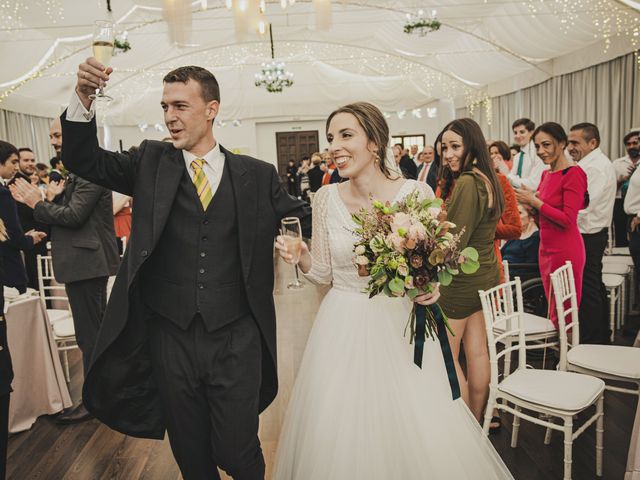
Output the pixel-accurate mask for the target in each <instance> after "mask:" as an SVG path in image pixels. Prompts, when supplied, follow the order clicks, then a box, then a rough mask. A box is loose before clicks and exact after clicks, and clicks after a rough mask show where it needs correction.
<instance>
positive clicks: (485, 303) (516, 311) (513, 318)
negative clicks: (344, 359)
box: [479, 277, 526, 387]
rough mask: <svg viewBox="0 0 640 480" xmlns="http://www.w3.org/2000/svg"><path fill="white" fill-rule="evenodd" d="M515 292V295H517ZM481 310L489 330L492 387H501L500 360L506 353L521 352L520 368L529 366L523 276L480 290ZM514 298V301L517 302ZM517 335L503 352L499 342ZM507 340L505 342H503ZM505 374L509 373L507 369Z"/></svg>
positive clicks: (488, 341)
mask: <svg viewBox="0 0 640 480" xmlns="http://www.w3.org/2000/svg"><path fill="white" fill-rule="evenodd" d="M514 293H515V296H514ZM479 294H480V301H481V302H482V313H483V314H484V323H485V326H486V329H487V343H488V346H489V363H490V365H491V386H492V387H497V386H498V361H499V360H500V358H502V357H504V356H505V355H511V352H512V351H514V350H517V351H518V369H521V368H526V344H525V335H524V326H523V315H522V314H523V313H524V308H523V306H522V286H521V284H520V278H519V277H516V278H515V280H512V281H509V282H505V283H502V284H500V285H498V286H497V287H493V288H492V289H490V290H480V292H479ZM514 298H515V302H514ZM514 336H517V337H518V341H517V342H514V343H513V344H512V345H511V346H510V347H505V348H504V349H503V350H502V351H501V352H500V353H498V350H497V344H498V343H501V342H502V340H504V339H506V338H507V337H514ZM502 343H505V342H502ZM505 375H508V373H506V372H505Z"/></svg>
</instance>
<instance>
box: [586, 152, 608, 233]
mask: <svg viewBox="0 0 640 480" xmlns="http://www.w3.org/2000/svg"><path fill="white" fill-rule="evenodd" d="M578 166H579V167H580V168H582V170H584V172H585V173H586V174H587V190H588V192H589V206H588V207H587V208H585V209H584V210H580V211H579V212H578V228H579V230H580V233H586V234H589V233H598V232H599V231H601V230H603V229H605V228H609V227H610V226H611V221H612V220H613V203H614V202H615V199H616V174H615V170H614V168H613V164H612V163H611V160H609V157H607V156H606V155H605V154H604V153H602V150H600V148H596V149H595V150H593V151H592V152H591V153H589V154H588V155H587V156H585V157H584V158H582V159H581V160H580V161H579V162H578Z"/></svg>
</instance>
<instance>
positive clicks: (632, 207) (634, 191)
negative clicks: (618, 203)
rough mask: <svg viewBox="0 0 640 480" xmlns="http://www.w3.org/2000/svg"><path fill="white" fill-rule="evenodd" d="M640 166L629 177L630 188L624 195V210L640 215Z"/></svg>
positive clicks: (630, 213)
mask: <svg viewBox="0 0 640 480" xmlns="http://www.w3.org/2000/svg"><path fill="white" fill-rule="evenodd" d="M638 172H640V168H638V169H636V171H635V172H633V175H631V178H630V179H629V188H628V189H627V194H626V195H625V197H624V211H625V213H626V214H627V215H635V216H640V173H638Z"/></svg>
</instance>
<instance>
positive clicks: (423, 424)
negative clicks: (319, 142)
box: [273, 103, 512, 480]
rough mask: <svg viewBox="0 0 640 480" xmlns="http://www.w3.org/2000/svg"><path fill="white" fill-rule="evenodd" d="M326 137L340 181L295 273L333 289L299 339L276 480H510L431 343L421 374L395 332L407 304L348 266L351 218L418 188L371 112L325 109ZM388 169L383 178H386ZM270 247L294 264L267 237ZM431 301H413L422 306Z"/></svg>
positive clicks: (329, 190)
mask: <svg viewBox="0 0 640 480" xmlns="http://www.w3.org/2000/svg"><path fill="white" fill-rule="evenodd" d="M327 140H328V141H329V144H330V148H329V150H330V152H331V155H332V157H333V159H334V163H335V164H336V166H337V168H338V169H339V172H340V175H341V176H342V177H343V178H344V177H346V178H349V181H347V182H344V183H341V184H332V185H328V186H325V187H322V188H321V189H320V190H319V191H318V192H317V193H316V196H315V198H314V202H313V239H312V249H311V252H312V254H310V253H309V249H308V248H306V246H303V253H302V256H301V258H300V261H299V266H300V268H301V270H302V271H303V272H304V273H305V275H306V276H307V278H308V279H310V280H311V281H313V282H315V283H322V284H332V288H331V290H330V291H329V292H328V293H327V295H326V296H325V298H324V300H323V302H322V305H321V306H320V309H319V310H318V314H317V316H316V320H315V323H314V326H313V329H312V331H311V334H310V336H309V340H308V342H307V347H306V350H305V353H304V357H303V360H302V363H301V365H300V369H299V371H298V376H297V379H296V383H295V386H294V389H293V393H292V396H291V400H290V402H289V407H288V411H287V415H286V418H285V422H284V425H283V428H282V433H281V435H280V440H279V445H278V454H277V459H276V466H275V470H274V475H273V478H274V479H275V480H376V479H379V480H396V479H397V480H419V479H420V480H421V479H447V480H464V479H474V480H475V479H478V480H489V479H509V478H512V476H511V474H510V473H509V471H508V470H507V468H506V467H505V465H504V464H503V463H502V460H501V459H500V457H499V456H498V454H497V452H496V451H495V450H494V449H493V447H492V445H491V443H490V442H489V441H488V439H487V437H486V436H484V435H483V434H482V431H481V429H480V426H479V425H478V423H477V422H476V420H475V419H474V417H473V416H472V415H471V413H470V412H469V410H468V408H467V406H466V405H465V403H464V402H463V401H462V399H457V400H455V401H454V400H452V394H451V388H450V386H449V381H448V378H447V374H446V370H445V364H444V361H443V357H442V351H441V349H440V344H439V343H437V342H436V341H429V340H427V342H426V344H425V348H424V358H423V364H422V369H420V368H418V367H417V366H416V365H415V364H414V363H413V346H412V345H410V344H409V338H408V337H407V336H405V335H404V330H405V325H406V323H407V320H408V318H409V312H410V311H411V301H410V300H408V299H407V298H388V297H385V296H382V295H380V296H377V297H374V298H372V299H369V298H368V295H367V294H365V293H362V292H363V289H364V287H365V286H366V284H367V281H368V278H366V277H365V278H363V277H359V276H358V274H357V271H356V268H355V267H354V265H353V256H354V254H353V244H354V242H355V237H354V236H353V233H352V231H353V230H354V229H355V228H356V224H355V223H354V222H353V221H352V219H351V213H352V212H356V211H358V210H359V209H361V208H368V207H369V205H370V203H371V198H375V199H377V200H380V201H382V202H385V201H390V202H393V201H397V200H400V199H402V198H403V197H405V196H406V195H407V194H409V193H411V192H412V191H414V190H418V191H419V192H420V194H421V195H423V196H424V197H430V198H431V197H433V192H432V190H431V188H429V186H428V185H426V184H425V183H418V182H416V181H414V180H404V179H403V178H401V177H399V176H398V175H397V173H395V171H394V170H395V169H394V167H395V165H389V164H388V163H386V161H385V159H386V157H387V155H386V145H387V144H388V140H389V129H388V126H387V124H386V121H385V119H384V117H383V116H382V114H381V112H380V111H379V110H378V109H377V108H376V107H375V106H373V105H371V104H368V103H356V104H352V105H347V106H345V107H342V108H340V109H338V110H336V111H335V112H333V113H332V114H331V115H330V116H329V119H328V120H327ZM392 169H394V170H393V171H392ZM276 248H277V249H278V250H279V252H280V254H281V256H282V257H283V258H284V259H285V260H286V261H288V262H292V261H293V257H292V255H291V253H290V252H288V250H287V248H286V247H285V245H284V243H283V241H282V238H281V237H278V240H277V242H276ZM438 295H439V294H438V292H436V293H435V294H433V295H431V296H429V295H425V296H422V297H420V298H418V299H417V300H418V301H419V302H421V303H424V304H427V303H433V302H434V301H436V300H437V298H438Z"/></svg>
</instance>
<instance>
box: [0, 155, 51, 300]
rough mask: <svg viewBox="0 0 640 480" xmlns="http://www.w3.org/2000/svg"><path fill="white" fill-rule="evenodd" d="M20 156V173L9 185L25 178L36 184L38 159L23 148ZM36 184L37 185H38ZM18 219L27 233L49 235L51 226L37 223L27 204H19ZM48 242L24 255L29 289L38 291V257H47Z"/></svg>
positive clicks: (40, 244) (23, 253) (24, 252)
mask: <svg viewBox="0 0 640 480" xmlns="http://www.w3.org/2000/svg"><path fill="white" fill-rule="evenodd" d="M18 154H19V155H20V158H19V161H18V172H17V173H16V174H15V176H14V177H13V178H12V179H11V180H10V181H9V182H8V185H12V184H13V183H14V182H15V181H16V180H17V179H18V178H23V179H25V180H27V181H28V182H31V183H34V178H33V176H34V174H36V172H37V169H36V158H35V155H34V154H33V151H32V150H31V149H30V148H28V147H22V148H19V149H18ZM38 184H39V182H38V183H36V185H38ZM17 208H18V219H19V220H20V225H21V226H22V229H23V230H25V231H30V230H37V231H39V232H44V233H47V234H48V233H49V230H50V228H49V226H48V225H45V224H43V223H40V222H37V221H36V220H35V219H34V218H33V210H32V209H30V208H29V207H27V206H26V205H25V204H23V203H20V202H18V203H17ZM47 253H48V252H47V242H40V243H38V244H37V245H34V247H33V248H31V249H29V250H24V251H23V252H22V255H23V256H24V265H25V268H26V271H27V287H29V288H33V289H35V290H37V289H38V255H47Z"/></svg>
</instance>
